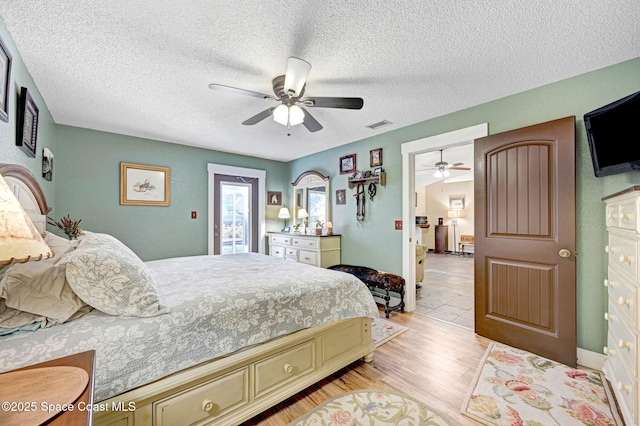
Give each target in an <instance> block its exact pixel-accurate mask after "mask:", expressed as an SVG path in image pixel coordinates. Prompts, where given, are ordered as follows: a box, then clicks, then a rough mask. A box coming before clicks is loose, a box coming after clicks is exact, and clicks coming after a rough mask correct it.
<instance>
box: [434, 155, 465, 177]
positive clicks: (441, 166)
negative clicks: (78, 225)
mask: <svg viewBox="0 0 640 426" xmlns="http://www.w3.org/2000/svg"><path fill="white" fill-rule="evenodd" d="M442 151H443V150H442V149H441V150H440V161H438V162H437V163H435V164H434V165H433V167H428V168H427V169H431V170H435V171H436V172H435V173H434V174H433V175H434V176H435V177H437V178H439V179H441V178H445V177H448V176H449V175H450V174H451V173H450V172H449V170H471V168H470V167H461V166H464V163H453V164H449V163H447V162H446V161H444V160H443V159H442Z"/></svg>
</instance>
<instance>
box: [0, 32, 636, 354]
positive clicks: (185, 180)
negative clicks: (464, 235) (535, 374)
mask: <svg viewBox="0 0 640 426" xmlns="http://www.w3.org/2000/svg"><path fill="white" fill-rule="evenodd" d="M0 36H2V38H3V40H4V41H5V43H6V44H7V45H8V47H9V49H10V50H11V51H12V53H13V57H14V63H13V69H12V85H11V102H10V111H11V113H10V115H11V117H10V121H9V123H4V122H0V162H2V163H19V164H23V165H25V166H27V167H28V168H29V169H31V170H32V171H33V172H34V173H35V174H36V175H38V176H39V175H40V162H41V149H42V147H44V146H46V147H48V148H49V149H51V150H52V151H53V152H54V154H55V161H54V181H53V182H46V181H44V180H42V179H41V180H40V181H41V183H42V184H43V186H44V188H45V193H46V196H47V199H48V201H49V203H50V204H51V205H52V206H53V207H54V211H53V212H52V215H54V216H55V217H56V218H59V217H61V216H63V215H65V214H67V213H69V214H71V216H73V217H76V218H81V219H82V220H83V221H82V225H83V226H84V227H85V228H86V229H90V230H95V231H103V232H108V233H112V234H114V235H116V236H117V237H118V238H120V239H122V240H123V241H124V242H125V243H127V244H129V245H130V246H131V248H132V249H133V250H134V251H136V252H137V253H138V254H139V255H140V256H141V257H142V258H143V259H145V260H149V259H157V258H162V257H168V256H186V255H192V254H203V253H206V245H207V224H206V220H207V218H206V213H207V171H206V165H207V163H221V164H228V165H234V166H240V167H250V168H258V169H263V170H266V171H267V184H266V189H267V190H268V191H283V193H284V201H285V202H286V203H287V205H291V202H290V201H291V185H290V182H291V181H293V180H294V179H295V177H296V176H297V175H298V174H299V173H301V172H302V171H304V170H308V169H315V170H318V171H320V172H322V173H324V174H328V175H330V176H331V178H332V179H331V199H332V202H333V199H334V197H335V190H336V189H346V190H347V194H348V195H347V204H346V205H343V206H336V205H333V206H332V216H333V224H334V231H335V232H336V233H340V234H342V235H343V239H342V249H343V256H342V261H343V262H344V263H352V264H361V265H370V266H376V267H377V268H380V269H383V270H387V271H390V272H395V273H401V271H402V258H401V256H402V255H401V253H402V245H401V232H400V231H396V230H395V229H394V221H395V220H399V219H401V216H402V205H401V204H402V187H401V182H402V170H401V155H400V147H401V144H402V143H404V142H408V141H412V140H416V139H421V138H425V137H428V136H432V135H437V134H440V133H444V132H448V131H452V130H457V129H460V128H464V127H468V126H471V125H475V124H478V123H484V122H488V123H489V131H490V133H491V134H495V133H499V132H502V131H506V130H511V129H515V128H519V127H523V126H527V125H531V124H536V123H541V122H544V121H548V120H553V119H557V118H561V117H565V116H570V115H575V116H576V136H577V152H576V154H577V160H576V161H577V218H576V219H577V228H578V229H577V231H578V232H577V235H578V237H577V251H578V253H579V255H578V257H577V272H578V275H577V276H578V346H579V347H581V348H584V349H587V350H591V351H594V352H598V353H599V352H600V351H601V348H602V346H603V345H604V344H605V342H606V324H605V322H604V320H603V319H602V318H603V313H604V311H605V309H606V303H607V298H606V292H605V289H604V287H603V285H602V280H603V279H604V277H605V276H606V263H605V259H604V256H603V253H602V250H603V247H604V245H605V241H606V229H605V226H604V204H603V203H602V201H601V198H602V197H603V196H605V195H608V194H611V193H613V192H617V191H619V190H622V189H624V188H626V187H628V186H631V185H637V184H640V173H637V172H634V173H627V174H623V175H616V176H609V177H605V178H595V177H594V175H593V170H592V167H591V159H590V155H589V150H588V146H587V141H586V136H585V131H584V124H583V122H582V116H583V115H584V113H585V112H587V111H590V110H593V109H595V108H598V107H600V106H602V105H605V104H607V103H609V102H612V101H614V100H616V99H619V98H621V97H623V96H626V95H628V94H630V93H633V92H636V91H638V90H640V59H635V60H632V61H627V62H624V63H621V64H617V65H614V66H612V67H608V68H605V69H602V70H598V71H595V72H591V73H587V74H583V75H580V76H577V77H574V78H570V79H567V80H563V81H560V82H557V83H554V84H550V85H547V86H543V87H540V88H537V89H534V90H530V91H527V92H523V93H520V94H516V95H513V96H509V97H506V98H502V99H498V100H495V101H492V102H488V103H485V104H482V105H477V106H475V107H472V108H469V109H466V110H462V111H458V112H454V113H451V114H447V115H444V116H441V117H438V118H434V119H431V120H427V121H424V122H421V123H418V124H415V125H412V126H408V127H405V128H402V129H398V130H394V131H389V132H386V133H382V134H379V135H377V136H373V137H371V138H367V139H364V140H362V141H358V142H354V143H351V144H348V145H344V146H341V147H338V148H334V149H330V150H327V151H324V152H321V153H318V154H314V155H310V156H308V157H305V158H301V159H298V160H295V161H292V162H290V163H280V162H275V161H268V160H262V159H258V158H252V157H244V156H238V155H233V154H226V153H221V152H216V151H209V150H204V149H199V148H192V147H187V146H181V145H174V144H168V143H162V142H157V141H150V140H145V139H140V138H133V137H128V136H122V135H116V134H110V133H105V132H98V131H92V130H86V129H80V128H74V127H68V126H61V125H55V124H54V123H53V120H52V118H51V115H50V114H49V112H48V110H47V108H46V105H45V104H44V101H43V100H42V97H41V96H40V94H39V92H38V91H37V88H36V87H35V84H34V83H33V80H32V79H31V76H30V75H29V73H28V70H27V69H26V68H25V66H24V64H23V63H22V60H21V59H20V57H19V54H18V52H17V50H16V48H15V46H14V45H13V42H12V40H11V38H10V37H9V34H8V33H7V31H6V28H5V27H4V23H1V22H0ZM20 86H26V87H28V88H29V90H30V91H31V93H32V95H33V97H34V99H35V101H36V104H37V105H38V106H39V107H40V124H39V132H38V134H39V136H38V157H37V158H36V159H32V158H29V157H27V156H26V155H25V154H24V153H23V152H22V151H20V150H19V149H18V148H17V147H15V142H14V138H15V107H16V103H15V97H16V96H15V94H16V90H17V89H18V88H19V87H20ZM636 140H637V138H636ZM233 142H234V141H229V143H230V144H231V143H233ZM375 148H383V160H384V163H383V168H384V169H385V171H386V172H387V185H386V187H379V188H378V193H377V195H376V197H375V198H374V200H373V201H370V200H369V199H367V218H366V220H365V221H364V223H362V224H358V223H357V221H356V220H355V201H354V198H353V197H352V196H351V194H353V193H354V191H353V190H350V189H349V188H348V186H347V175H340V174H339V171H338V159H339V157H340V156H343V155H346V154H352V153H356V154H357V156H358V158H357V163H358V168H359V169H365V170H366V169H368V168H369V167H368V164H369V150H371V149H375ZM121 161H126V162H135V163H143V164H153V165H161V166H169V167H171V171H172V178H171V190H172V196H171V207H137V206H120V205H119V163H120V162H121ZM192 210H196V211H197V212H198V219H197V220H192V219H190V212H191V211H192ZM277 212H278V208H277V207H274V206H269V207H267V210H266V213H267V230H268V231H269V230H271V231H273V230H277V229H279V228H280V227H281V226H282V221H281V220H279V219H277Z"/></svg>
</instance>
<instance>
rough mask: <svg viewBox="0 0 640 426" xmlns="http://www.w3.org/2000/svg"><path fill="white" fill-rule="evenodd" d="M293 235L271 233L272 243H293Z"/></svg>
mask: <svg viewBox="0 0 640 426" xmlns="http://www.w3.org/2000/svg"><path fill="white" fill-rule="evenodd" d="M291 239H292V238H291V236H289V235H277V234H271V244H279V245H281V246H290V245H291Z"/></svg>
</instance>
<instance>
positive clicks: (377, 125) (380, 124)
mask: <svg viewBox="0 0 640 426" xmlns="http://www.w3.org/2000/svg"><path fill="white" fill-rule="evenodd" d="M390 124H393V123H392V122H390V121H388V120H382V121H378V122H377V123H373V124H369V125H368V126H365V127H368V128H370V129H371V130H378V129H379V128H380V127H384V126H388V125H390Z"/></svg>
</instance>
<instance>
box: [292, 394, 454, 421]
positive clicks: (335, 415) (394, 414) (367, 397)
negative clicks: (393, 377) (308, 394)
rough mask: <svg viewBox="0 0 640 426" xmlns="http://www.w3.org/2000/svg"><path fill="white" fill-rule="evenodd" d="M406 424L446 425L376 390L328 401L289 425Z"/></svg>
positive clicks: (419, 405)
mask: <svg viewBox="0 0 640 426" xmlns="http://www.w3.org/2000/svg"><path fill="white" fill-rule="evenodd" d="M310 425H318V426H320V425H326V426H334V425H335V426H338V425H340V426H343V425H344V426H352V425H376V426H384V425H406V426H409V425H411V426H414V425H416V426H418V425H420V426H422V425H425V426H426V425H428V426H448V425H449V424H448V423H447V422H445V421H444V420H443V419H442V418H441V417H440V416H439V415H437V414H436V413H434V412H432V411H430V410H429V409H428V408H427V407H426V406H424V405H423V404H422V403H420V402H418V401H416V400H415V399H413V398H410V397H408V396H405V395H401V394H398V393H392V392H387V391H383V390H376V389H364V390H358V391H353V392H348V393H345V394H342V395H340V396H337V397H335V398H331V399H329V400H328V401H325V402H324V403H323V404H321V405H319V406H318V407H317V408H316V409H314V410H313V411H311V412H310V413H307V414H305V415H304V416H302V417H301V418H299V419H298V420H296V421H294V422H293V423H290V426H310Z"/></svg>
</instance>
